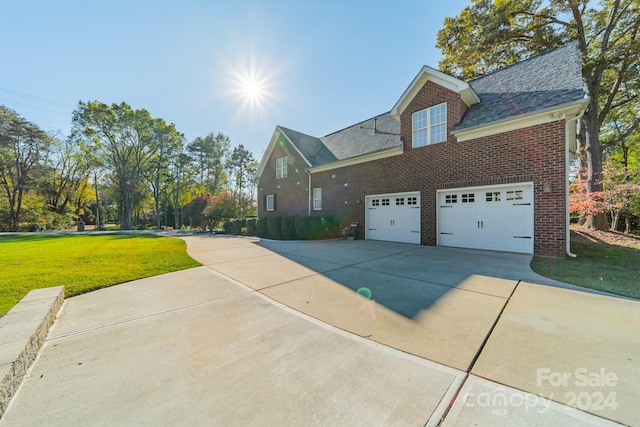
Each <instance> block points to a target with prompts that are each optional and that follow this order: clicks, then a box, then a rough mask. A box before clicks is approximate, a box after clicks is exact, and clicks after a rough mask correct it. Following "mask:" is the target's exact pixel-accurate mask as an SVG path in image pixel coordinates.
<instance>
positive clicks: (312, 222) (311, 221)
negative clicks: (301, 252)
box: [295, 216, 340, 240]
mask: <svg viewBox="0 0 640 427" xmlns="http://www.w3.org/2000/svg"><path fill="white" fill-rule="evenodd" d="M295 227H296V232H297V233H298V237H299V238H300V239H305V240H309V239H329V238H332V237H338V236H339V235H340V230H339V229H338V226H337V224H336V222H335V220H334V219H333V217H330V216H324V217H320V216H300V217H296V222H295Z"/></svg>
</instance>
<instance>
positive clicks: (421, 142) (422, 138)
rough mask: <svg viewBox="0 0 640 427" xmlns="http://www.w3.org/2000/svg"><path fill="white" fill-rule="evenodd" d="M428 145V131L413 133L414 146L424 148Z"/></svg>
mask: <svg viewBox="0 0 640 427" xmlns="http://www.w3.org/2000/svg"><path fill="white" fill-rule="evenodd" d="M425 145H427V130H426V129H422V130H419V131H417V132H414V133H413V146H414V147H423V146H425Z"/></svg>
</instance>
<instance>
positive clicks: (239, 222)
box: [231, 218, 247, 235]
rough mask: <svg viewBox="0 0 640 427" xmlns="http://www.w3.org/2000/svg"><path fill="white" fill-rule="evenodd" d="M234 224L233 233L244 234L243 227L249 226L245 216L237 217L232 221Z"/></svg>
mask: <svg viewBox="0 0 640 427" xmlns="http://www.w3.org/2000/svg"><path fill="white" fill-rule="evenodd" d="M231 224H233V234H238V235H240V234H242V228H243V227H246V226H247V220H246V219H244V218H241V219H235V220H232V221H231Z"/></svg>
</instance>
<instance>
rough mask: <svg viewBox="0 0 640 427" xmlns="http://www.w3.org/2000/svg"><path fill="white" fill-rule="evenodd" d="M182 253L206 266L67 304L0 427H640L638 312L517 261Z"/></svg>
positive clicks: (353, 252)
mask: <svg viewBox="0 0 640 427" xmlns="http://www.w3.org/2000/svg"><path fill="white" fill-rule="evenodd" d="M185 240H186V241H187V244H188V251H189V253H190V254H191V256H193V257H194V258H195V259H197V260H199V261H200V262H202V263H203V264H204V266H203V267H199V268H195V269H191V270H187V271H183V272H176V273H170V274H167V275H163V276H157V277H153V278H149V279H144V280H138V281H135V282H130V283H127V284H124V285H120V286H116V287H113V288H109V289H104V290H101V291H97V292H93V293H90V294H87V295H83V296H79V297H75V298H71V299H69V300H68V301H66V302H65V305H64V307H63V311H62V313H61V315H60V316H59V319H58V320H57V322H56V323H55V325H54V327H53V329H52V331H51V333H50V336H49V339H48V340H47V342H46V344H45V346H44V348H43V350H42V352H41V356H40V358H39V360H38V361H37V362H36V363H35V365H34V367H33V369H32V371H31V373H30V375H29V377H28V378H27V379H26V380H25V381H24V383H23V385H22V388H21V389H20V391H19V392H18V394H17V396H16V398H15V399H14V401H13V403H12V405H11V407H10V408H9V410H8V411H7V412H6V413H5V415H4V416H3V418H2V420H1V421H0V425H85V424H91V425H125V424H126V425H131V424H136V425H173V424H190V425H194V424H195V425H203V424H204V425H247V424H249V425H255V424H261V425H263V424H267V425H367V426H370V425H425V424H426V425H461V426H466V425H479V426H499V425H504V426H507V425H509V426H512V425H523V426H525V425H542V426H556V425H565V426H582V425H603V426H604V425H616V424H615V423H613V422H612V421H615V422H617V423H622V424H628V425H640V416H639V415H638V413H637V411H636V410H635V409H636V403H635V402H636V401H637V400H638V398H640V392H639V391H638V387H637V384H639V383H640V370H638V369H637V366H638V362H639V361H638V357H639V355H640V338H639V334H638V333H637V330H638V329H639V328H640V302H637V301H630V300H626V299H621V298H615V297H609V296H602V295H596V294H593V293H587V292H583V291H576V290H572V289H568V288H570V287H567V286H564V285H561V284H558V283H553V282H552V281H549V280H547V279H544V278H541V277H539V276H537V275H536V274H535V273H533V272H532V271H531V270H530V268H529V261H530V257H528V256H522V255H514V254H503V253H491V252H482V251H471V250H463V249H448V248H434V247H425V246H415V245H405V244H394V243H387V242H373V241H345V240H333V241H322V242H274V241H261V240H258V239H251V238H239V237H224V236H190V237H186V238H185ZM574 408H578V409H580V410H577V409H574ZM443 418H444V420H443Z"/></svg>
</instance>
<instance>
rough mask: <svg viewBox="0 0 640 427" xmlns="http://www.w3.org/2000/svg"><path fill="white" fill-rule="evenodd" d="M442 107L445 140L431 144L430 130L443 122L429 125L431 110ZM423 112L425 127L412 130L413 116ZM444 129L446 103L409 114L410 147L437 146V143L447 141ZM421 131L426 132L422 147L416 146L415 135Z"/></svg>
mask: <svg viewBox="0 0 640 427" xmlns="http://www.w3.org/2000/svg"><path fill="white" fill-rule="evenodd" d="M442 105H444V127H445V139H444V141H438V142H433V141H431V128H432V127H434V126H439V125H441V124H443V122H440V123H435V124H434V123H431V109H433V108H437V107H440V106H442ZM423 112H424V113H425V114H426V116H427V122H426V125H425V126H424V127H421V128H418V129H414V127H413V123H414V117H415V115H416V114H418V113H423ZM446 128H447V103H446V102H442V103H440V104H437V105H432V106H431V107H429V108H425V109H422V110H419V111H416V112H414V113H413V114H411V146H412V148H420V147H426V146H427V145H431V144H437V143H439V142H445V141H446V140H447V135H446ZM421 130H426V131H427V142H426V144H424V145H416V138H415V134H416V132H417V131H421Z"/></svg>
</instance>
